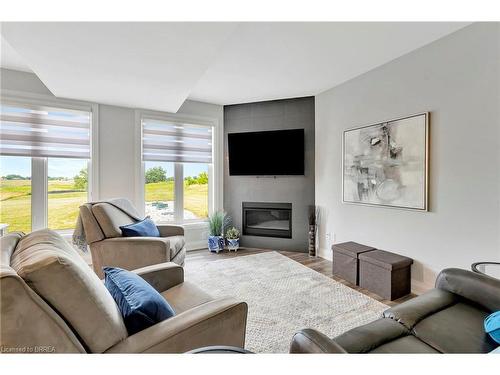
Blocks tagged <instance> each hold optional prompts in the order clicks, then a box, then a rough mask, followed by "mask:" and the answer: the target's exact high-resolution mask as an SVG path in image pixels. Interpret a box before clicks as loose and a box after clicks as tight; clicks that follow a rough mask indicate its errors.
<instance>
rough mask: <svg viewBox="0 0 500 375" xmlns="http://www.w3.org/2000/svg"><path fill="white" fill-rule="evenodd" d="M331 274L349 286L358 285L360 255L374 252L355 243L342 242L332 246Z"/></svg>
mask: <svg viewBox="0 0 500 375" xmlns="http://www.w3.org/2000/svg"><path fill="white" fill-rule="evenodd" d="M332 250H333V274H334V275H335V276H338V277H340V278H342V279H344V280H346V281H349V282H350V283H351V284H354V285H359V284H358V273H359V272H358V268H359V267H358V258H359V255H360V254H363V253H366V252H367V251H372V250H375V248H373V247H370V246H365V245H361V244H359V243H356V242H343V243H339V244H335V245H333V246H332Z"/></svg>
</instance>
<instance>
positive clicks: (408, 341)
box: [370, 336, 439, 354]
mask: <svg viewBox="0 0 500 375" xmlns="http://www.w3.org/2000/svg"><path fill="white" fill-rule="evenodd" d="M370 353H380V354H385V353H388V354H391V353H393V354H398V353H399V354H417V353H428V354H432V353H439V352H438V351H437V350H436V349H434V348H433V347H431V346H429V345H427V344H426V343H424V342H422V341H420V340H419V339H417V338H416V337H414V336H403V337H400V338H398V339H395V340H392V341H389V342H388V343H385V344H383V345H380V346H378V347H376V348H375V349H373V350H372V351H371V352H370Z"/></svg>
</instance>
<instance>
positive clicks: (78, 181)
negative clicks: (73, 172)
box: [73, 168, 88, 190]
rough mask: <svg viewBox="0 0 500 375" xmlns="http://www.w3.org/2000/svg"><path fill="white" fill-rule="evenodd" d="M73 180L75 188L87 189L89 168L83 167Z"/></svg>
mask: <svg viewBox="0 0 500 375" xmlns="http://www.w3.org/2000/svg"><path fill="white" fill-rule="evenodd" d="M73 181H74V182H73V184H74V188H75V190H87V184H88V175H87V168H83V169H82V170H81V171H80V172H78V176H75V177H74V178H73Z"/></svg>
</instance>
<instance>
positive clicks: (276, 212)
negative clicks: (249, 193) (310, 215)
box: [242, 202, 292, 238]
mask: <svg viewBox="0 0 500 375" xmlns="http://www.w3.org/2000/svg"><path fill="white" fill-rule="evenodd" d="M242 208H243V209H242V212H243V220H242V222H243V234H244V235H250V236H261V237H279V238H292V204H291V203H271V202H243V204H242Z"/></svg>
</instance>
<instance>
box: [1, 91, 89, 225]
mask: <svg viewBox="0 0 500 375" xmlns="http://www.w3.org/2000/svg"><path fill="white" fill-rule="evenodd" d="M7 103H8V102H6V101H3V102H2V105H1V107H0V116H1V123H0V125H1V126H0V155H1V165H0V176H1V189H0V197H1V201H0V204H1V214H0V222H2V223H6V224H8V225H9V228H8V230H9V231H14V230H20V231H24V232H29V231H31V230H37V229H42V228H45V227H49V228H51V229H56V230H60V229H72V228H73V227H74V225H75V222H76V218H77V215H78V207H79V206H80V205H81V204H82V203H84V202H86V201H87V200H88V199H89V192H90V189H89V178H88V176H89V173H88V172H89V165H90V163H89V161H90V158H91V137H90V132H91V117H92V116H91V115H92V112H91V110H90V108H89V110H87V111H83V110H75V109H67V108H55V107H48V106H44V105H34V104H24V103H23V104H19V103H14V102H13V103H8V104H7Z"/></svg>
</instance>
